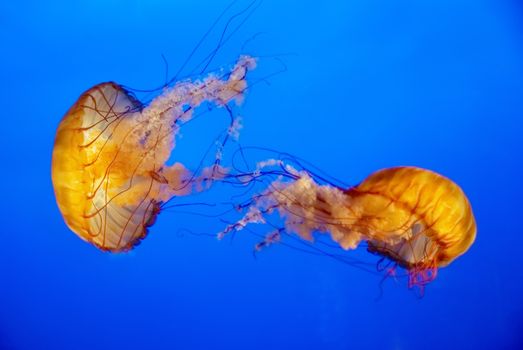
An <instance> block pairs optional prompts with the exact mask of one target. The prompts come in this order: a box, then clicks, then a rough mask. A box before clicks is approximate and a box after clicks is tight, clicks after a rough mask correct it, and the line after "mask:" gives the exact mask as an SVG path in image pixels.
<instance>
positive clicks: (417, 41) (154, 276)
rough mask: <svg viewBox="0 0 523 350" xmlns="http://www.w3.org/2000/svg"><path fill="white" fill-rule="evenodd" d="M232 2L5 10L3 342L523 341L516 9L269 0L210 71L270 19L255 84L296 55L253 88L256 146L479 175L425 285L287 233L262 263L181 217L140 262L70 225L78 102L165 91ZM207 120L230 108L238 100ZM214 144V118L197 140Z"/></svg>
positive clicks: (346, 168)
mask: <svg viewBox="0 0 523 350" xmlns="http://www.w3.org/2000/svg"><path fill="white" fill-rule="evenodd" d="M228 3H229V2H228V0H220V1H200V2H195V1H194V2H193V1H185V2H181V1H171V2H169V1H155V0H148V1H145V0H144V1H136V0H135V1H96V0H92V1H88V2H85V3H80V2H74V1H67V2H66V1H64V2H59V1H54V2H53V1H24V2H16V1H2V2H1V3H0V43H1V46H0V67H1V68H0V81H1V86H0V102H1V105H2V112H1V113H0V115H1V118H2V119H1V120H2V131H3V132H2V138H1V141H0V142H1V149H2V151H3V154H2V162H1V164H2V165H1V169H2V171H1V174H2V175H1V176H2V183H3V186H2V194H3V196H2V197H3V200H2V201H0V213H1V215H2V223H3V225H2V228H1V230H0V237H1V244H0V348H2V349H134V348H137V349H150V348H155V349H197V348H205V349H290V348H301V349H374V348H380V349H432V348H434V349H455V348H475V349H493V348H496V349H517V348H519V349H521V348H523V340H522V338H523V336H522V331H523V299H522V295H523V271H522V266H521V264H522V263H521V247H522V244H523V235H521V215H522V214H521V209H522V205H521V203H522V198H523V190H522V186H521V180H522V179H523V177H522V175H521V171H522V167H523V162H522V160H523V157H522V150H523V147H522V145H521V143H522V137H521V135H522V132H523V122H522V111H523V79H522V78H523V26H522V25H523V18H522V15H523V12H522V10H523V9H522V6H521V4H518V2H517V1H500V0H490V1H489V0H468V1H467V0H461V1H456V0H437V1H435V0H434V1H431V0H429V1H407V0H398V1H378V0H365V1H364V0H350V1H330V0H323V1H307V0H301V1H270V0H267V1H265V2H264V3H263V4H262V5H261V6H260V7H259V8H258V10H257V11H256V12H255V13H254V14H253V15H252V16H251V17H250V18H249V20H248V21H247V22H246V23H245V25H243V26H242V27H241V29H240V30H239V31H238V32H237V33H236V34H235V35H234V37H232V38H231V40H230V41H229V42H228V43H227V45H226V46H225V47H224V48H223V49H222V50H221V51H220V53H219V55H218V56H217V57H216V59H215V60H214V61H213V64H212V66H213V67H218V66H220V65H223V66H227V65H229V64H230V63H231V62H233V61H234V59H235V57H236V55H237V54H238V53H239V52H240V49H241V46H242V45H243V44H244V43H245V42H246V40H247V39H248V38H249V37H251V36H253V35H254V34H256V33H259V32H261V33H262V34H260V35H258V36H256V39H255V40H252V41H249V42H248V43H247V45H246V47H244V49H245V51H247V52H249V53H251V54H253V55H258V56H266V57H262V58H260V59H259V61H258V64H259V69H258V70H257V71H255V72H253V77H258V78H260V77H263V76H266V75H269V74H270V73H271V72H274V71H277V70H278V69H280V68H281V66H280V65H279V63H278V61H276V60H275V59H274V58H273V57H274V55H279V56H278V57H280V58H281V59H282V60H283V61H284V62H285V64H286V65H287V68H288V70H287V71H286V72H284V73H282V74H279V75H277V76H274V77H271V78H269V83H270V84H264V83H261V84H257V85H255V86H254V87H253V88H252V90H250V91H249V93H248V96H247V99H246V102H245V104H244V105H243V106H242V107H241V109H240V110H239V113H240V114H241V115H242V116H243V117H244V125H245V127H244V129H243V132H242V135H241V142H242V144H246V145H257V146H268V147H271V148H275V149H279V150H285V151H288V152H291V153H294V154H296V155H299V156H302V157H304V158H306V159H307V160H309V161H311V162H312V163H313V164H315V165H317V166H319V167H321V168H322V169H323V170H325V171H327V172H328V173H330V174H332V175H334V176H336V177H339V178H341V179H343V180H345V181H346V182H348V183H353V184H354V183H358V182H359V181H361V180H362V179H363V178H364V177H365V176H367V175H368V174H369V173H370V172H372V171H374V170H376V169H379V168H382V167H388V166H394V165H417V166H422V167H426V168H430V169H433V170H435V171H438V172H440V173H442V174H445V175H447V176H448V177H450V178H452V179H453V180H454V181H456V182H457V183H458V184H460V185H461V186H462V187H463V189H464V190H465V192H466V193H467V194H468V196H469V198H470V201H471V203H472V205H473V208H474V212H475V215H476V218H477V224H478V236H477V239H476V242H475V244H474V245H473V246H472V248H471V249H470V250H469V251H468V252H467V254H465V255H464V256H463V257H461V258H459V259H458V260H457V261H455V262H454V263H453V264H452V265H451V266H450V267H448V268H445V269H442V270H441V271H440V274H439V276H438V278H437V279H436V281H435V282H433V283H432V284H431V285H429V286H428V288H427V290H426V294H425V296H424V297H423V298H421V299H420V298H418V297H417V296H416V294H415V293H413V292H412V291H409V290H408V289H407V288H406V285H405V281H404V280H400V281H399V282H398V283H395V282H394V281H393V280H388V281H386V282H385V284H384V294H383V296H382V297H381V298H380V299H378V300H376V296H377V295H378V294H379V282H380V277H379V276H375V275H373V274H369V273H365V272H362V271H360V270H358V269H355V268H352V267H350V266H346V265H344V264H341V263H339V262H336V261H333V260H332V259H328V258H324V257H317V256H310V255H307V254H303V253H299V252H296V251H294V250H292V249H287V248H285V247H283V246H275V247H271V249H268V250H267V251H264V252H262V254H260V255H259V257H258V259H253V257H252V244H253V239H252V237H248V234H246V235H243V236H242V235H238V237H237V239H235V240H234V241H233V242H232V244H230V242H229V241H227V240H226V241H222V242H218V241H216V240H214V239H212V238H208V237H197V236H192V235H184V236H180V235H177V234H176V231H177V230H178V229H179V228H180V227H193V225H200V226H201V225H203V226H201V227H199V229H200V230H204V231H208V232H214V231H215V230H216V229H217V227H218V228H219V227H220V224H219V223H218V225H217V224H216V223H215V222H213V221H212V220H210V221H202V220H195V219H194V218H191V217H190V216H186V217H184V216H183V215H180V216H179V215H178V214H176V213H175V212H167V213H163V214H162V215H161V216H160V218H159V220H158V222H157V224H156V225H155V226H154V227H153V229H152V233H151V234H150V236H149V237H148V238H147V239H146V240H145V241H144V242H143V243H142V245H141V246H139V247H138V248H137V249H136V250H134V251H133V252H132V253H130V254H123V255H111V254H105V253H102V252H99V251H97V250H96V249H95V248H93V247H92V246H90V245H88V244H86V243H84V242H83V241H81V240H80V239H78V238H77V237H76V236H75V235H74V234H72V233H71V232H70V231H69V230H68V229H67V227H66V226H65V224H64V222H63V220H62V217H61V215H60V213H59V211H58V209H57V207H56V204H55V200H54V195H53V189H52V184H51V179H50V164H51V152H52V147H53V141H54V133H55V130H56V127H57V125H58V123H59V121H60V119H61V117H62V115H63V114H64V113H65V111H66V110H67V109H68V108H69V107H70V106H71V105H72V104H73V103H74V101H75V100H76V99H77V97H78V96H79V95H80V93H82V92H83V91H84V90H86V89H87V88H89V87H91V86H92V85H94V84H97V83H99V82H102V81H107V80H114V81H117V82H119V83H121V84H125V85H128V86H133V87H136V88H151V87H154V86H157V85H159V84H161V83H162V82H163V81H164V75H165V65H164V63H163V61H162V58H161V55H162V54H163V55H164V56H165V57H166V59H167V61H168V63H169V70H170V72H171V73H172V72H174V71H175V70H176V69H177V68H178V67H180V66H181V65H182V63H183V61H184V60H185V59H186V58H187V56H188V54H189V52H190V51H191V49H192V48H193V47H194V46H195V45H196V43H197V42H198V40H199V39H200V38H201V37H202V35H203V34H204V33H205V31H206V30H207V29H208V28H209V27H210V25H211V24H212V22H213V21H214V20H215V19H216V17H217V16H218V15H219V13H220V12H221V11H222V10H223V9H224V8H225V7H226V6H227V5H228ZM247 4H248V2H247V1H245V2H241V1H240V2H239V3H238V4H236V5H235V6H234V9H231V11H230V12H228V13H227V14H226V15H225V18H224V20H226V19H227V17H230V16H232V15H233V14H234V13H235V12H237V11H238V10H241V9H242V8H244V7H245V6H247ZM224 20H223V21H222V22H221V24H220V25H218V26H217V27H216V28H215V29H214V30H213V31H212V32H211V35H210V37H209V38H208V40H207V41H206V43H205V44H204V45H203V47H202V48H201V50H199V51H198V53H197V54H196V55H195V56H194V57H193V58H192V59H191V61H190V64H189V65H190V66H191V65H195V64H196V63H197V62H199V60H200V59H201V58H203V57H204V56H205V55H206V54H207V53H208V52H209V51H210V50H211V49H212V48H213V47H214V45H216V42H217V38H218V36H219V34H220V33H221V28H223V23H224ZM284 54H285V55H284ZM253 79H255V78H253ZM205 118H207V120H209V121H210V120H219V121H220V122H224V123H226V120H227V119H226V116H225V115H224V114H223V111H220V110H216V111H213V112H211V113H209V114H206V116H205ZM205 118H203V120H205ZM199 125H200V126H205V121H202V122H201V124H199ZM222 125H223V124H222ZM210 135H211V133H210V132H208V131H207V128H205V127H200V128H199V129H195V130H193V131H192V132H190V133H189V134H187V135H184V138H183V142H186V145H191V144H192V142H196V141H201V142H203V141H202V140H205V142H208V141H209V140H210V139H209V137H210ZM181 144H182V143H181ZM185 147H188V148H187V149H186V153H185V154H186V157H187V159H191V156H192V158H194V157H196V155H197V153H195V154H194V155H192V154H191V147H189V146H185ZM204 210H205V209H204ZM191 220H192V221H191ZM205 225H209V226H208V227H206V226H205ZM254 241H255V240H254ZM347 254H355V255H356V256H361V257H363V256H367V254H366V253H365V252H364V251H359V252H348V253H347ZM373 259H374V260H373ZM369 261H371V262H372V261H375V258H374V257H369Z"/></svg>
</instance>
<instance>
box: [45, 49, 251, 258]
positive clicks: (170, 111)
mask: <svg viewBox="0 0 523 350" xmlns="http://www.w3.org/2000/svg"><path fill="white" fill-rule="evenodd" d="M254 67H255V60H254V59H253V58H252V57H249V56H240V58H239V59H238V60H237V62H236V64H235V65H234V66H233V67H232V69H231V70H230V71H222V72H221V73H215V74H209V76H207V77H205V78H203V79H202V80H196V81H191V80H183V81H180V82H178V83H176V84H175V85H174V86H172V87H166V88H165V89H164V90H163V91H162V92H161V94H159V96H157V97H156V98H154V99H153V100H152V101H151V102H150V103H148V104H144V103H141V102H140V101H139V100H138V99H137V98H136V97H134V95H133V94H132V93H130V92H129V91H128V90H126V89H125V88H123V87H122V86H121V85H118V84H116V83H114V82H107V83H101V84H98V85H96V86H94V87H92V88H90V89H89V90H87V91H86V92H84V93H83V94H82V95H81V96H80V98H79V99H78V100H77V102H76V103H75V104H74V105H73V106H72V107H71V108H70V109H69V111H68V112H67V113H66V114H65V116H64V117H63V119H62V121H61V122H60V124H59V126H58V128H57V132H56V137H55V143H54V148H53V156H52V166H51V168H52V182H53V187H54V192H55V198H56V202H57V204H58V207H59V209H60V211H61V213H62V216H63V218H64V221H65V223H66V224H67V226H68V227H69V228H70V229H71V230H72V231H73V232H74V233H76V234H77V235H78V236H79V237H80V238H82V239H83V240H85V241H87V242H89V243H92V244H93V245H95V246H96V247H98V248H99V249H101V250H104V251H110V252H121V251H127V250H130V249H131V248H132V247H134V246H135V245H136V244H138V243H139V242H140V240H141V239H143V238H144V237H145V236H146V235H147V232H148V227H150V226H151V225H152V224H153V223H154V222H155V220H156V217H157V215H158V214H159V212H160V210H161V204H162V203H164V202H166V201H168V200H169V199H170V198H172V197H174V196H184V195H188V194H190V193H191V192H192V191H194V187H195V185H196V184H198V182H199V181H200V182H201V181H204V180H208V179H212V178H219V177H220V175H219V174H220V173H221V172H220V171H217V169H218V170H219V159H218V158H217V159H216V162H215V164H213V166H212V167H207V168H205V169H204V170H202V171H201V173H200V174H192V173H191V172H190V171H189V170H188V169H187V168H186V167H185V166H184V165H183V164H181V163H174V164H173V165H167V161H168V160H169V157H170V154H171V152H172V150H173V148H174V147H175V143H176V135H177V134H178V133H179V130H180V128H181V127H182V126H183V125H184V123H186V122H188V121H189V120H190V119H191V118H193V115H194V113H193V112H194V110H195V109H196V108H197V107H198V106H200V105H201V104H202V103H204V102H207V103H212V104H214V105H216V106H218V107H226V108H228V107H227V105H228V104H229V103H235V104H240V103H241V102H242V98H243V95H244V92H245V90H246V88H247V82H246V74H247V72H248V71H249V70H251V69H253V68H254ZM237 129H238V123H237V120H235V121H233V123H231V127H230V130H229V133H230V134H232V135H233V136H234V134H235V133H236V132H237Z"/></svg>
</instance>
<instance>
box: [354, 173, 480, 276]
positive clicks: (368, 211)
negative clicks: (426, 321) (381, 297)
mask: <svg viewBox="0 0 523 350" xmlns="http://www.w3.org/2000/svg"><path fill="white" fill-rule="evenodd" d="M346 194H347V195H348V196H349V197H350V198H351V202H352V208H354V210H357V211H358V212H359V213H360V214H359V215H358V220H356V221H355V222H354V223H353V224H352V229H353V230H354V231H359V232H360V233H361V234H362V236H364V237H366V240H367V242H368V250H369V251H371V252H374V253H377V254H380V255H382V256H385V257H387V258H389V259H391V260H392V261H394V262H396V263H397V264H398V265H399V266H401V267H403V268H405V269H407V271H408V272H409V285H424V284H426V283H428V282H430V281H432V280H433V279H434V278H435V277H436V273H437V270H438V268H441V267H445V266H447V265H449V264H450V263H451V262H453V261H454V260H455V259H456V258H458V257H459V256H461V255H462V254H464V253H465V252H466V251H467V250H468V249H469V248H470V246H471V245H472V243H473V242H474V239H475V237H476V222H475V219H474V215H473V212H472V207H471V205H470V202H469V201H468V199H467V197H466V195H465V193H464V192H463V191H462V189H461V188H460V187H459V186H458V185H457V184H456V183H454V182H453V181H451V180H450V179H448V178H446V177H444V176H442V175H439V174H437V173H435V172H433V171H430V170H426V169H421V168H416V167H394V168H388V169H383V170H379V171H377V172H375V173H373V174H371V175H370V176H368V177H367V178H366V179H365V180H364V181H363V182H362V183H360V184H359V185H358V186H355V187H353V188H351V189H349V190H348V191H347V192H346Z"/></svg>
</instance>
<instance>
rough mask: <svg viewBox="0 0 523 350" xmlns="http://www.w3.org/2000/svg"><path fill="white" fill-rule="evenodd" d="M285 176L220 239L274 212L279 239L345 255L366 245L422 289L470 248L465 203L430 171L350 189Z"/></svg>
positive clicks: (399, 171)
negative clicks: (325, 246) (320, 240)
mask: <svg viewBox="0 0 523 350" xmlns="http://www.w3.org/2000/svg"><path fill="white" fill-rule="evenodd" d="M277 163H278V162H277V161H267V162H264V164H269V165H273V164H277ZM280 164H281V162H280ZM259 173H260V172H259V171H258V172H257V175H256V176H259V175H258V174H259ZM261 173H262V174H263V172H261ZM279 173H281V172H279ZM266 174H274V172H270V171H269V172H266ZM284 175H285V176H280V178H279V179H277V180H275V181H273V182H272V183H271V184H270V185H269V187H268V189H267V190H266V191H265V192H263V193H262V194H261V195H259V196H256V199H255V200H254V201H253V202H252V205H250V206H249V207H248V208H249V209H248V211H247V213H246V214H245V215H244V217H243V218H242V219H240V220H239V221H237V222H235V223H233V224H232V225H229V226H228V227H227V228H226V229H225V230H224V231H223V232H222V233H221V236H223V235H224V234H225V233H228V232H230V231H232V230H236V231H237V230H241V229H243V228H244V227H245V226H246V225H248V224H251V223H262V224H264V223H266V222H267V221H268V220H267V217H268V216H269V215H270V214H271V213H272V212H274V211H277V212H278V213H279V216H280V217H282V218H283V224H284V228H285V231H286V232H290V233H295V234H297V235H298V236H299V237H301V238H302V239H304V240H307V241H310V242H313V241H314V235H313V234H314V233H315V232H317V233H320V234H321V233H323V234H328V235H330V237H331V238H332V240H333V241H335V242H337V244H338V245H339V246H340V247H341V248H343V249H344V250H350V249H356V248H357V247H358V246H359V245H360V243H362V242H366V243H367V246H368V250H369V251H370V252H372V253H375V254H378V255H381V256H382V257H384V258H387V259H390V260H391V261H392V262H393V263H394V264H395V266H400V267H402V268H405V269H406V270H407V272H408V276H409V286H414V285H417V286H420V287H423V286H424V285H425V284H427V283H429V282H430V281H432V280H433V279H434V278H435V277H436V273H437V270H438V268H441V267H444V266H447V265H449V264H450V263H451V262H452V261H454V260H455V259H456V258H457V257H459V256H460V255H462V254H464V253H465V252H466V251H467V250H468V249H469V247H470V246H471V245H472V243H473V242H474V239H475V236H476V222H475V219H474V215H473V213H472V208H471V206H470V203H469V201H468V199H467V197H466V195H465V194H464V192H463V191H462V190H461V188H460V187H459V186H458V185H457V184H455V183H454V182H452V181H451V180H450V179H448V178H446V177H444V176H442V175H439V174H437V173H435V172H433V171H430V170H426V169H421V168H417V167H394V168H388V169H383V170H380V171H377V172H375V173H373V174H371V175H370V176H368V177H367V178H366V179H365V180H364V181H363V182H361V183H360V184H359V185H357V186H354V187H351V188H349V189H344V188H341V187H338V186H334V185H332V184H324V185H320V184H318V183H317V182H316V181H315V180H314V178H313V176H312V175H311V174H310V173H309V172H307V171H305V170H300V171H297V170H295V169H294V168H292V167H289V166H287V167H286V170H285V172H284ZM289 179H290V180H289Z"/></svg>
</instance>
